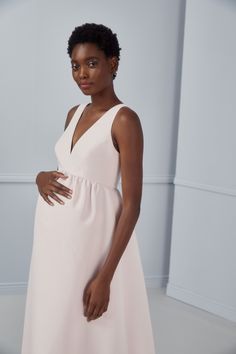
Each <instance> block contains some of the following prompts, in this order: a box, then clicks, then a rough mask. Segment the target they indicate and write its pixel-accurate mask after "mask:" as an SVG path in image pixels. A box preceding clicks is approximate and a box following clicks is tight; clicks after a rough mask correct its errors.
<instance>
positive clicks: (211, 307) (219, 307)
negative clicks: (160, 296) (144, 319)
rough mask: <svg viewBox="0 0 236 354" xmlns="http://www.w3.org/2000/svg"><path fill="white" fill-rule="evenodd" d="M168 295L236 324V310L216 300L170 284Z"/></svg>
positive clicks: (167, 289) (168, 285)
mask: <svg viewBox="0 0 236 354" xmlns="http://www.w3.org/2000/svg"><path fill="white" fill-rule="evenodd" d="M166 295H168V296H170V297H173V298H175V299H177V300H180V301H183V302H185V303H187V304H189V305H192V306H195V307H198V308H200V309H201V310H205V311H208V312H210V313H212V314H214V315H217V316H220V317H223V318H224V319H227V320H229V321H232V322H236V308H233V307H229V306H227V305H225V304H221V303H219V302H217V301H215V300H214V299H211V298H208V297H206V296H202V295H200V294H197V293H195V292H192V291H191V290H188V289H185V288H182V287H180V286H178V285H174V284H172V283H170V282H168V284H167V288H166Z"/></svg>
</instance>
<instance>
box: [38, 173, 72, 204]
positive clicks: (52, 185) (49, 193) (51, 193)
mask: <svg viewBox="0 0 236 354" xmlns="http://www.w3.org/2000/svg"><path fill="white" fill-rule="evenodd" d="M50 176H52V178H49V180H48V184H47V186H46V187H45V188H44V189H42V190H41V192H40V194H41V196H42V197H43V199H44V200H45V201H46V202H47V203H48V204H50V205H51V206H53V205H54V203H52V201H51V200H50V198H49V197H51V198H52V199H54V200H55V201H56V202H58V203H60V204H65V202H64V201H63V200H61V198H59V197H58V196H57V195H56V193H57V194H60V195H62V196H64V197H66V198H68V199H71V198H72V192H73V191H72V190H71V189H70V188H68V187H66V186H65V185H63V184H61V183H59V182H57V180H56V179H57V178H64V179H65V178H68V176H65V175H64V174H63V173H60V172H57V171H52V172H51V175H50Z"/></svg>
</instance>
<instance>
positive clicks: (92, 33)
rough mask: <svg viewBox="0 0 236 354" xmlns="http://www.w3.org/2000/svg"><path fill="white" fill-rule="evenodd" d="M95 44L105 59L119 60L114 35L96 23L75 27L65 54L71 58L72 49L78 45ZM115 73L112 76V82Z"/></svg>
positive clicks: (116, 40)
mask: <svg viewBox="0 0 236 354" xmlns="http://www.w3.org/2000/svg"><path fill="white" fill-rule="evenodd" d="M86 42H89V43H95V44H96V45H97V47H98V48H99V49H101V50H103V52H104V54H105V55H106V57H107V58H110V57H112V56H116V57H117V59H118V61H119V60H120V50H121V48H120V47H119V42H118V39H117V35H116V33H113V32H112V31H111V29H110V28H108V27H106V26H104V25H102V24H96V23H84V24H83V25H81V26H77V27H75V29H74V30H73V32H72V33H71V36H70V38H69V40H68V47H67V53H68V54H69V56H70V57H71V55H72V51H73V48H74V46H75V45H76V44H78V43H86ZM115 77H116V73H114V74H113V80H114V79H115Z"/></svg>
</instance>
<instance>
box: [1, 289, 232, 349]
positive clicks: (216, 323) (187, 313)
mask: <svg viewBox="0 0 236 354" xmlns="http://www.w3.org/2000/svg"><path fill="white" fill-rule="evenodd" d="M148 297H149V303H150V309H151V318H152V324H153V330H154V336H155V341H156V348H157V352H156V354H236V323H233V322H230V321H227V320H225V319H223V318H221V317H218V316H215V315H212V314H210V313H208V312H206V311H203V310H200V309H198V308H196V307H193V306H190V305H187V304H185V303H183V302H181V301H178V300H175V299H173V298H171V297H168V296H166V294H165V288H158V289H148ZM24 306H25V295H11V296H9V295H1V296H0V354H20V345H21V336H22V327H23V317H24ZM42 354H43V353H42ZM111 354H112V353H111ZM143 354H148V353H143Z"/></svg>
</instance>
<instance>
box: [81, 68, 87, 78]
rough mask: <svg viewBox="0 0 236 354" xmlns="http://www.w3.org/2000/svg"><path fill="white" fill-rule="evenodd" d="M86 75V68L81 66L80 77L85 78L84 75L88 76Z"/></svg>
mask: <svg viewBox="0 0 236 354" xmlns="http://www.w3.org/2000/svg"><path fill="white" fill-rule="evenodd" d="M86 76H87V72H86V69H85V68H82V67H81V68H80V72H79V77H80V78H83V77H86Z"/></svg>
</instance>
